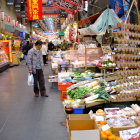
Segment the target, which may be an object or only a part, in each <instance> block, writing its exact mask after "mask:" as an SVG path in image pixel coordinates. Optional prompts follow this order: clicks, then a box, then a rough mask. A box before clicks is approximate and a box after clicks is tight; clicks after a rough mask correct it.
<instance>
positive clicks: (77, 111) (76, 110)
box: [73, 108, 84, 114]
mask: <svg viewBox="0 0 140 140" xmlns="http://www.w3.org/2000/svg"><path fill="white" fill-rule="evenodd" d="M73 113H74V114H84V109H83V108H75V109H73Z"/></svg>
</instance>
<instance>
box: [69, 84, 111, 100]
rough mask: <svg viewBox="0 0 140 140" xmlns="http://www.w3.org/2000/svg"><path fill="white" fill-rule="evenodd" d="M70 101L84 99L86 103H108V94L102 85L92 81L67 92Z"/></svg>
mask: <svg viewBox="0 0 140 140" xmlns="http://www.w3.org/2000/svg"><path fill="white" fill-rule="evenodd" d="M67 94H68V95H69V97H70V98H71V99H74V100H75V99H84V100H85V102H86V103H90V102H93V101H108V100H109V94H108V93H107V92H106V89H105V87H104V84H101V83H100V82H99V81H93V82H91V83H88V84H85V85H83V86H79V87H76V88H75V89H71V90H69V91H67Z"/></svg>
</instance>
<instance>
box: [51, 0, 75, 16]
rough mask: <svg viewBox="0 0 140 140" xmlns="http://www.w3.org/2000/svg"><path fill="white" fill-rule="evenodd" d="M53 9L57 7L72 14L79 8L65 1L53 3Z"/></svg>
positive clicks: (60, 0)
mask: <svg viewBox="0 0 140 140" xmlns="http://www.w3.org/2000/svg"><path fill="white" fill-rule="evenodd" d="M53 7H56V8H58V9H63V10H65V11H66V12H68V13H70V14H72V13H73V10H76V9H77V7H76V6H74V5H72V4H70V3H68V2H66V1H65V0H59V1H58V0H54V2H53Z"/></svg>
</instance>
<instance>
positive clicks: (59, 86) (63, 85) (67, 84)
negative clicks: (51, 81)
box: [58, 83, 73, 91]
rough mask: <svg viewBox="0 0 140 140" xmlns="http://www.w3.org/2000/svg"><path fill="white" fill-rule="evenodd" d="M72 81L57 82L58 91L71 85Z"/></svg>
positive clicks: (64, 89)
mask: <svg viewBox="0 0 140 140" xmlns="http://www.w3.org/2000/svg"><path fill="white" fill-rule="evenodd" d="M72 85H73V84H72V83H58V89H59V90H60V91H66V90H67V88H68V87H70V86H72Z"/></svg>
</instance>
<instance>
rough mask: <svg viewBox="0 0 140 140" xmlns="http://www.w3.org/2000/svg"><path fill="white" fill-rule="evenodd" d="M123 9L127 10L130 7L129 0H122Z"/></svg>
mask: <svg viewBox="0 0 140 140" xmlns="http://www.w3.org/2000/svg"><path fill="white" fill-rule="evenodd" d="M123 6H124V11H125V12H127V11H128V10H129V7H130V0H123Z"/></svg>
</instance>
